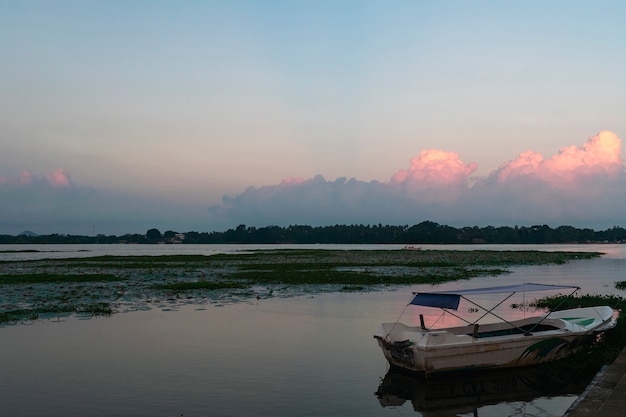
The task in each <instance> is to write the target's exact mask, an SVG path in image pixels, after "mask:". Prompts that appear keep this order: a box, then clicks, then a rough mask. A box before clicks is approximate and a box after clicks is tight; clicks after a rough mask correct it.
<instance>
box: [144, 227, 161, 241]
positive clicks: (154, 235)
mask: <svg viewBox="0 0 626 417" xmlns="http://www.w3.org/2000/svg"><path fill="white" fill-rule="evenodd" d="M146 239H148V240H149V241H150V242H158V241H159V240H161V232H160V231H159V229H150V230H148V231H147V232H146Z"/></svg>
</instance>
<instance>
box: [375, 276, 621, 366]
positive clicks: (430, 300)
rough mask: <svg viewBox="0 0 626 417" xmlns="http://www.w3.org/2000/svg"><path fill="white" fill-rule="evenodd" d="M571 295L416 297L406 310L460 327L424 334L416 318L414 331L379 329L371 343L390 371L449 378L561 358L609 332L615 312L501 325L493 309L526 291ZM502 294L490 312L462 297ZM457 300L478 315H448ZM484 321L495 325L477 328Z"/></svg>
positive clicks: (537, 287) (539, 287)
mask: <svg viewBox="0 0 626 417" xmlns="http://www.w3.org/2000/svg"><path fill="white" fill-rule="evenodd" d="M548 290H571V291H572V292H571V294H569V295H570V296H571V295H573V294H574V293H575V292H576V291H578V290H580V288H579V287H574V286H563V285H544V284H521V285H507V286H499V287H490V288H479V289H469V290H458V291H439V292H419V293H414V296H413V298H412V300H411V302H410V303H409V305H417V306H423V307H436V308H440V309H442V310H443V312H444V313H450V314H452V315H454V316H455V317H457V318H459V319H461V320H463V321H465V322H466V323H467V324H466V325H462V326H454V327H444V328H428V327H426V325H425V323H424V320H423V316H422V315H420V319H421V320H420V321H421V323H420V326H408V325H406V324H403V323H400V322H395V323H383V324H382V325H381V326H380V328H379V330H378V331H377V332H376V334H375V335H374V337H375V338H376V340H377V341H378V344H379V346H380V347H381V348H382V351H383V354H384V355H385V358H386V359H387V361H388V362H389V363H390V364H391V365H392V366H393V367H397V368H401V369H405V370H409V371H414V372H420V373H424V374H425V375H426V376H428V375H431V374H434V373H443V372H455V371H465V370H477V369H487V368H488V369H491V368H513V367H519V366H528V365H536V364H539V363H545V362H550V361H554V360H558V359H562V358H565V357H567V356H569V355H570V354H572V353H574V352H576V351H577V350H579V349H580V348H582V347H583V346H585V345H586V344H588V343H589V342H591V341H593V340H595V338H596V337H597V335H598V334H599V333H602V332H604V331H606V330H609V329H611V328H613V327H615V324H616V312H615V311H614V310H613V309H612V308H611V307H609V306H597V307H585V308H576V309H569V310H561V311H555V312H548V313H547V314H544V315H541V316H535V317H529V318H523V319H517V320H505V319H503V318H502V317H500V315H498V314H497V313H495V312H494V309H495V308H496V307H497V306H498V305H500V304H502V303H503V302H504V301H505V300H507V299H509V298H510V297H511V296H512V295H513V294H516V293H519V292H524V293H525V292H529V291H548ZM478 294H507V295H506V296H505V297H504V299H503V300H502V301H500V302H499V303H498V304H497V305H496V306H495V307H491V308H489V307H483V306H480V305H479V304H477V303H476V302H474V301H471V300H470V299H469V298H468V296H473V295H478ZM461 300H466V301H468V302H470V303H471V304H472V306H473V307H472V308H473V309H474V308H475V307H478V308H479V309H481V310H482V311H484V314H482V315H480V317H479V318H478V319H476V320H474V321H468V320H465V319H463V318H462V317H460V316H459V315H457V314H455V313H452V311H453V310H457V309H458V306H459V303H460V301H461ZM486 316H492V317H495V318H496V319H497V320H498V321H497V322H490V323H489V322H488V323H483V321H481V320H483V319H484V318H485V317H486Z"/></svg>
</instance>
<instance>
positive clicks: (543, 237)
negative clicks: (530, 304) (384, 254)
mask: <svg viewBox="0 0 626 417" xmlns="http://www.w3.org/2000/svg"><path fill="white" fill-rule="evenodd" d="M604 242H610V243H615V242H626V229H623V228H621V227H617V226H615V227H612V228H610V229H607V230H604V231H595V230H593V229H579V228H575V227H572V226H559V227H557V228H554V229H553V228H551V227H549V226H547V225H542V226H539V225H537V226H530V227H525V226H519V227H518V226H514V227H508V226H502V227H493V226H487V227H478V226H474V227H461V228H455V227H451V226H445V225H441V224H438V223H435V222H431V221H425V222H422V223H419V224H417V225H414V226H408V225H404V226H388V225H387V226H385V225H382V224H378V225H334V226H301V225H294V226H287V227H279V226H267V227H259V228H257V227H247V226H245V225H239V226H238V227H237V228H235V229H229V230H227V231H225V232H210V233H207V232H204V233H200V232H186V233H178V232H174V231H171V230H168V231H166V232H165V233H161V232H160V231H159V230H158V229H150V230H148V231H147V232H146V234H145V235H141V234H127V235H123V236H105V235H98V236H73V235H59V234H53V235H34V236H33V235H19V236H10V235H0V244H7V243H24V244H26V243H29V244H60V243H64V244H92V243H187V244H201V243H202V244H264V243H268V244H272V243H274V244H275V243H293V244H314V243H321V244H331V243H338V244H405V245H410V244H482V243H492V244H538V243H539V244H541V243H604Z"/></svg>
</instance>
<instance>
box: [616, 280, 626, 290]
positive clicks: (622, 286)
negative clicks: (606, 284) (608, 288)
mask: <svg viewBox="0 0 626 417" xmlns="http://www.w3.org/2000/svg"><path fill="white" fill-rule="evenodd" d="M615 288H617V289H618V290H626V281H618V282H616V283H615Z"/></svg>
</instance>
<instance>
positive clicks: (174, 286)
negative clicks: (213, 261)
mask: <svg viewBox="0 0 626 417" xmlns="http://www.w3.org/2000/svg"><path fill="white" fill-rule="evenodd" d="M151 288H153V289H156V290H172V291H190V290H222V289H242V288H248V284H245V283H241V282H232V281H196V282H174V283H170V284H158V285H153V286H152V287H151Z"/></svg>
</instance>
